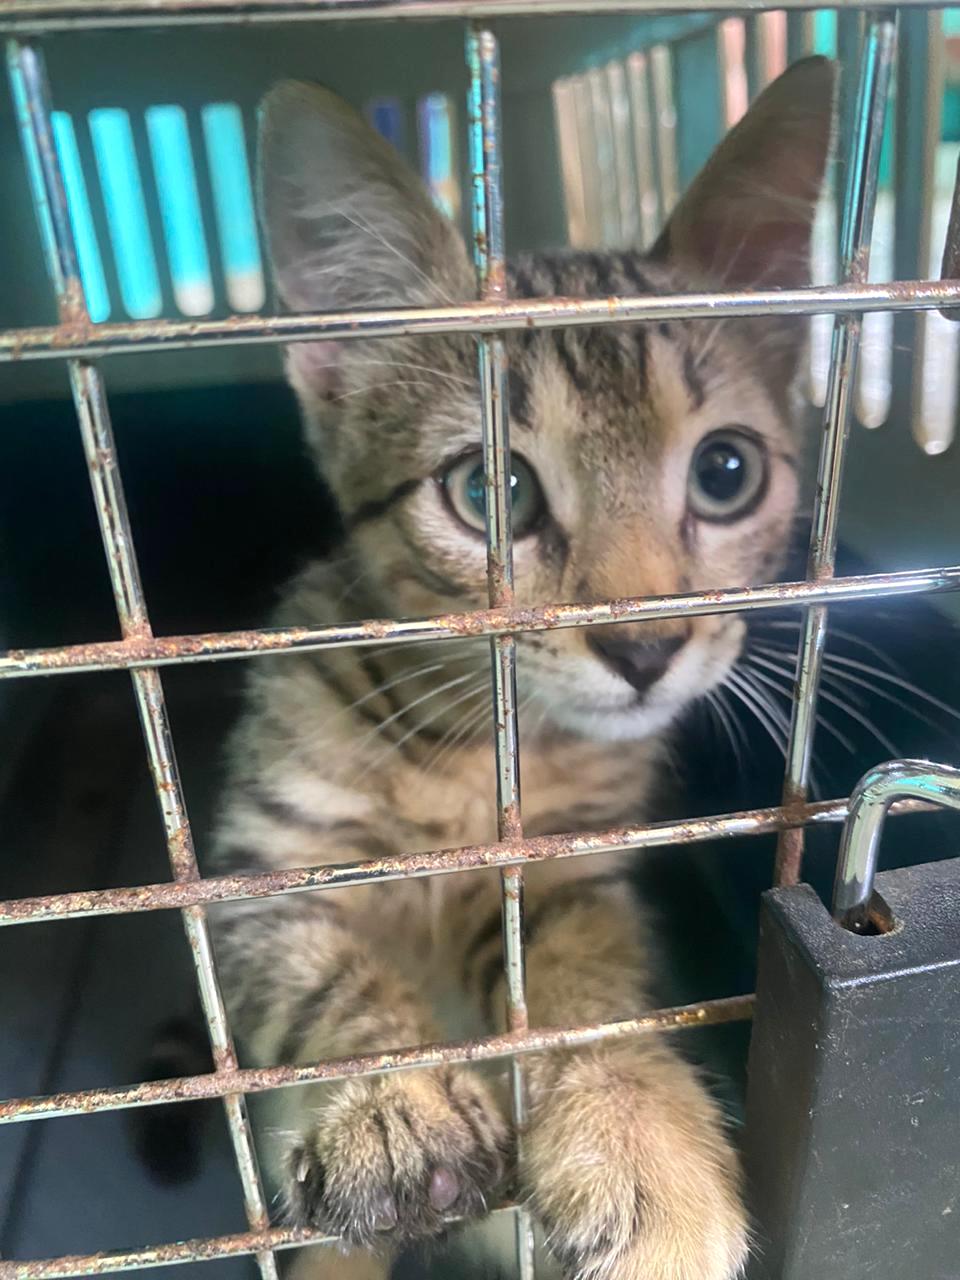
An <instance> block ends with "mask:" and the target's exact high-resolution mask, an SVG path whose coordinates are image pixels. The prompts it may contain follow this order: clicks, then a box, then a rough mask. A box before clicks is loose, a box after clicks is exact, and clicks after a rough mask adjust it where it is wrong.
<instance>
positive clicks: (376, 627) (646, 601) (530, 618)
mask: <svg viewBox="0 0 960 1280" xmlns="http://www.w3.org/2000/svg"><path fill="white" fill-rule="evenodd" d="M958 588H960V565H949V566H946V567H943V568H937V569H910V570H906V571H901V572H898V573H868V574H858V575H852V576H850V577H847V578H832V579H830V580H829V581H825V582H806V581H804V582H778V583H770V584H768V585H767V586H762V587H730V588H727V589H725V590H721V591H697V592H690V593H688V594H686V595H675V596H636V597H628V598H625V599H622V600H608V601H605V602H603V603H601V604H545V605H535V606H534V605H531V606H518V607H514V608H513V609H477V610H474V611H471V612H468V613H446V614H441V615H438V616H436V617H433V618H417V619H412V620H408V621H393V620H392V619H373V620H369V621H366V622H351V623H346V624H344V625H342V626H340V625H332V626H326V627H275V628H266V629H263V630H256V629H254V630H245V631H211V632H205V633H202V634H198V635H182V636H143V637H137V636H134V637H127V638H125V639H123V640H102V641H95V642H92V643H88V644H74V645H62V646H60V647H58V648H54V649H9V650H7V651H6V652H5V653H0V679H4V678H6V679H14V678H17V677H23V676H41V675H56V674H60V673H64V672H89V671H114V670H136V669H137V668H139V667H162V666H170V665H173V664H177V663H190V662H216V661H223V660H225V659H228V658H250V657H254V656H256V655H257V654H280V653H303V652H310V651H313V650H318V649H337V648H346V647H350V646H354V647H358V648H359V647H363V646H365V645H382V644H406V643H411V642H413V641H417V640H450V641H455V640H465V639H476V638H477V637H479V636H491V635H518V634H520V633H521V632H524V631H531V632H534V631H553V630H557V629H562V628H565V627H589V626H597V625H605V624H607V623H616V622H642V621H644V620H647V621H651V620H654V619H664V618H681V617H696V616H698V615H701V614H707V613H740V612H748V611H750V610H753V609H776V608H783V607H784V606H787V605H800V604H820V603H823V604H827V603H829V604H842V603H851V602H855V601H857V600H874V599H878V598H883V597H888V596H909V595H926V594H934V593H936V592H941V591H956V590H957V589H958Z"/></svg>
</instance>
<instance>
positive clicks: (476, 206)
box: [466, 26, 535, 1280]
mask: <svg viewBox="0 0 960 1280" xmlns="http://www.w3.org/2000/svg"><path fill="white" fill-rule="evenodd" d="M466 59H467V71H468V74H469V78H470V80H469V90H468V99H467V102H468V120H467V126H468V129H469V135H470V169H471V176H472V185H473V246H474V261H475V264H476V269H477V285H478V289H479V293H480V298H481V300H482V301H484V302H494V303H496V302H503V301H506V298H507V262H506V253H505V248H504V233H503V219H504V213H503V191H502V187H501V167H502V160H501V145H500V134H501V120H500V49H499V46H498V44H497V38H496V36H495V35H494V34H493V32H492V31H489V30H487V29H486V28H484V27H481V26H469V27H468V28H467V33H466ZM478 354H479V374H480V396H481V400H480V410H481V423H482V443H483V466H484V477H485V488H486V502H485V515H486V520H485V526H486V527H485V532H486V539H487V598H488V601H489V604H490V608H491V609H510V608H512V607H513V604H514V588H513V520H512V514H511V506H512V498H511V493H512V476H513V472H512V469H511V465H510V415H509V411H508V405H509V397H508V395H507V376H508V371H507V353H506V349H505V347H504V342H503V337H502V336H501V335H499V334H494V335H489V334H487V335H483V336H481V338H480V339H479V353H478ZM490 663H491V672H492V676H493V724H494V755H495V762H496V772H497V837H498V839H499V840H501V841H504V840H520V839H522V838H523V824H522V819H521V807H520V732H519V726H518V723H517V641H516V637H515V636H512V635H497V636H492V637H491V639H490ZM500 890H501V901H502V924H501V930H502V938H503V965H504V977H505V983H506V1002H507V1028H508V1030H509V1031H515V1032H524V1031H526V1030H527V1027H528V1019H527V997H526V982H525V976H524V934H523V871H522V868H521V867H520V866H517V865H513V866H510V867H504V868H502V869H501V872H500ZM510 1093H511V1111H512V1119H513V1128H514V1133H515V1135H516V1143H517V1163H518V1166H519V1164H520V1162H521V1159H522V1148H523V1142H524V1132H525V1130H526V1125H527V1098H526V1083H525V1078H524V1070H523V1065H522V1063H521V1062H520V1060H519V1059H518V1058H512V1059H511V1062H510ZM515 1227H516V1251H517V1268H518V1271H519V1275H520V1280H534V1276H535V1263H534V1241H533V1226H532V1223H531V1220H530V1215H529V1212H528V1211H527V1210H526V1209H525V1208H524V1207H523V1206H522V1205H518V1206H517V1210H516V1215H515Z"/></svg>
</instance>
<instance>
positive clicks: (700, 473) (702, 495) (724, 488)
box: [687, 427, 767, 521]
mask: <svg viewBox="0 0 960 1280" xmlns="http://www.w3.org/2000/svg"><path fill="white" fill-rule="evenodd" d="M766 485H767V455H766V452H765V451H764V448H763V446H762V445H761V444H760V442H759V441H758V440H757V439H756V438H755V437H754V436H752V435H748V434H747V433H746V432H745V431H738V430H736V429H735V428H732V427H727V428H724V430H722V431H713V432H711V434H710V435H708V436H706V437H705V438H704V439H703V440H701V441H700V443H699V445H697V449H696V452H695V453H694V455H693V460H692V461H691V463H690V479H689V482H688V486H687V492H688V501H689V503H690V510H691V511H692V512H693V513H694V515H696V516H699V517H700V519H701V520H715V521H724V520H738V519H742V517H743V516H745V515H747V514H748V513H749V512H750V511H752V510H753V508H754V507H755V506H756V505H757V504H758V503H759V501H760V499H761V498H762V497H763V493H764V490H765V489H766Z"/></svg>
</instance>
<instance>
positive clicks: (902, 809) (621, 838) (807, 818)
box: [0, 799, 924, 927]
mask: <svg viewBox="0 0 960 1280" xmlns="http://www.w3.org/2000/svg"><path fill="white" fill-rule="evenodd" d="M923 807H924V806H922V805H919V804H918V803H916V802H908V801H904V802H902V803H901V804H898V805H895V806H894V808H893V809H892V810H891V812H893V813H909V812H914V811H917V810H919V809H921V808H923ZM847 812H848V802H847V801H846V800H845V799H841V800H819V801H817V802H816V803H813V804H804V805H797V806H795V807H794V808H793V809H786V808H784V807H783V806H781V805H777V806H772V807H770V808H768V809H742V810H739V811H738V812H736V813H725V814H719V815H717V816H715V817H708V818H680V819H677V820H675V821H670V822H653V823H649V824H647V825H645V826H636V827H612V828H609V829H608V830H606V831H590V832H575V833H572V834H566V835H555V836H530V837H527V838H525V839H522V840H520V839H516V840H505V841H497V842H496V843H494V844H477V845H464V846H461V847H459V848H455V849H437V850H432V851H430V852H424V853H410V854H397V855H395V856H392V857H386V858H371V859H369V860H367V861H363V862H341V863H337V864H335V865H330V864H325V865H322V866H318V867H290V868H285V869H284V870H282V871H264V872H260V873H258V874H256V875H247V874H243V875H239V874H238V875H226V876H210V877H207V878H204V879H199V880H191V881H186V882H185V881H174V882H173V883H170V882H169V881H168V882H165V883H162V884H150V885H138V886H135V887H129V888H119V889H81V890H77V891H74V892H72V893H51V894H44V895H41V896H37V897H31V898H9V899H7V900H6V901H5V902H4V901H0V927H2V926H4V925H17V924H36V923H41V922H43V921H47V920H78V919H84V918H86V917H89V916H112V915H129V914H132V913H139V912H141V911H167V910H174V909H178V910H182V909H183V908H184V907H191V906H196V905H205V906H209V905H211V904H212V903H216V902H243V901H246V900H248V899H252V898H275V897H278V896H279V895H281V894H288V893H305V892H308V891H310V890H314V889H347V888H351V887H355V886H357V885H364V884H379V883H381V882H384V881H388V880H412V879H419V878H421V877H423V876H436V875H452V874H454V873H455V872H458V871H476V870H479V869H482V868H485V867H500V868H502V867H509V866H520V865H522V864H523V863H526V862H548V861H550V860H552V859H554V858H581V857H586V856H588V855H589V854H592V853H617V852H620V851H624V850H628V849H635V850H636V849H657V848H661V847H663V846H664V845H672V844H696V843H700V842H702V841H704V840H719V839H729V838H731V837H733V836H759V835H766V834H768V833H770V832H773V831H782V830H785V829H788V828H790V827H797V826H801V825H803V824H811V825H821V824H823V823H832V822H843V821H844V819H845V818H846V816H847Z"/></svg>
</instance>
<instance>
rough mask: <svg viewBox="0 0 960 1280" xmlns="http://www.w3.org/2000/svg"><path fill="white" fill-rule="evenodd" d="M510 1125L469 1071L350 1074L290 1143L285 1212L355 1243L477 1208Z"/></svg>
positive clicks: (407, 1235)
mask: <svg viewBox="0 0 960 1280" xmlns="http://www.w3.org/2000/svg"><path fill="white" fill-rule="evenodd" d="M505 1147H506V1126H505V1125H504V1123H503V1120H502V1118H501V1117H500V1114H499V1112H498V1111H497V1108H496V1105H495V1103H494V1101H493V1099H492V1097H491V1096H490V1094H489V1092H488V1090H487V1089H486V1087H485V1086H484V1085H483V1083H482V1082H481V1081H479V1080H478V1079H476V1078H475V1077H474V1076H473V1075H471V1074H469V1073H468V1072H466V1071H451V1070H444V1071H441V1072H429V1073H427V1072H411V1073H409V1074H404V1075H402V1076H401V1075H396V1076H386V1077H381V1078H379V1079H374V1080H357V1081H351V1082H349V1083H347V1084H345V1085H342V1086H339V1087H338V1088H337V1089H336V1090H335V1091H333V1092H332V1093H331V1096H330V1100H329V1102H328V1103H327V1105H326V1106H324V1107H323V1108H322V1109H320V1110H319V1111H318V1112H317V1113H315V1114H314V1115H313V1116H311V1118H310V1125H309V1127H308V1128H306V1129H305V1130H304V1131H303V1133H302V1135H301V1137H300V1139H299V1140H298V1141H297V1142H296V1143H295V1145H294V1146H293V1148H292V1149H291V1152H290V1155H289V1158H288V1164H287V1173H288V1179H287V1192H286V1197H287V1205H288V1210H289V1217H290V1218H291V1219H292V1220H293V1221H294V1222H296V1223H298V1224H302V1225H305V1226H313V1227H319V1228H321V1229H322V1230H326V1231H329V1232H331V1233H334V1234H336V1235H339V1236H342V1237H343V1239H344V1240H345V1241H349V1242H350V1243H352V1244H357V1245H370V1244H372V1243H374V1242H375V1240H376V1239H377V1237H378V1236H379V1237H381V1238H383V1239H384V1240H389V1241H390V1242H395V1241H402V1240H409V1239H413V1238H416V1237H420V1236H428V1235H433V1234H435V1233H436V1232H438V1231H439V1230H440V1229H441V1227H442V1225H443V1219H444V1218H445V1217H447V1216H450V1215H455V1216H462V1217H470V1216H473V1215H476V1214H478V1213H482V1212H483V1210H484V1208H485V1207H486V1206H485V1195H486V1193H487V1192H488V1191H489V1190H490V1189H491V1188H492V1187H493V1186H494V1185H495V1184H496V1182H497V1181H498V1180H499V1178H500V1176H501V1173H502V1171H503V1157H504V1151H505Z"/></svg>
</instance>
